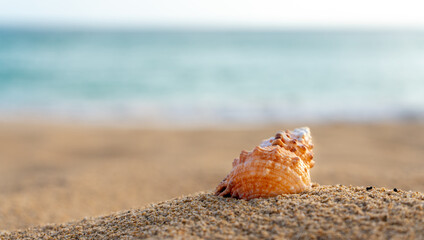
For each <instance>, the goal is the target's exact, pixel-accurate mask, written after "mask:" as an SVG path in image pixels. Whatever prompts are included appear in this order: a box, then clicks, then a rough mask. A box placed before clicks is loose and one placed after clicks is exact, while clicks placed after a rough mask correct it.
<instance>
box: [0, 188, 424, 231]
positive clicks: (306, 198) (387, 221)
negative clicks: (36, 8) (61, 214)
mask: <svg viewBox="0 0 424 240" xmlns="http://www.w3.org/2000/svg"><path fill="white" fill-rule="evenodd" d="M148 237H153V238H165V237H170V238H209V239H217V238H218V239H219V238H231V237H237V238H248V237H254V238H273V237H281V238H289V239H318V238H337V239H339V238H346V237H347V238H350V239H365V238H368V239H369V238H371V239H388V238H392V237H401V238H402V239H404V238H424V194H422V193H419V192H415V193H414V192H405V191H401V190H396V191H395V190H394V189H384V188H372V189H368V190H367V189H366V188H365V187H346V186H341V185H338V186H319V185H314V186H313V188H312V190H310V191H309V192H305V193H301V194H292V195H282V196H278V197H274V198H269V199H254V200H250V201H245V200H237V199H232V198H221V197H216V196H214V195H212V194H211V193H209V192H208V193H198V194H196V195H192V196H185V197H180V198H177V199H173V200H169V201H165V202H162V203H158V204H153V205H150V206H148V207H146V208H144V209H133V210H129V211H124V212H118V213H115V214H112V215H109V216H103V217H98V218H92V219H84V220H82V221H79V222H71V223H65V224H60V225H48V226H43V227H36V228H30V229H27V230H24V231H16V232H10V233H3V234H2V235H0V238H6V239H9V238H11V239H14V238H44V239H50V238H54V239H69V238H78V239H100V238H108V239H111V238H112V239H116V238H117V239H120V238H124V239H140V238H148Z"/></svg>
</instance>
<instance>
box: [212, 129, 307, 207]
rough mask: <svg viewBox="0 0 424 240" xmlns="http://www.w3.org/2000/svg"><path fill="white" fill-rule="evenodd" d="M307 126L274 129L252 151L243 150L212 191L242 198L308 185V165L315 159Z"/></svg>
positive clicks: (304, 187)
mask: <svg viewBox="0 0 424 240" xmlns="http://www.w3.org/2000/svg"><path fill="white" fill-rule="evenodd" d="M312 149H313V144H312V138H311V134H310V130H309V128H307V127H303V128H297V129H294V130H293V131H288V130H286V131H284V132H277V134H276V135H275V137H271V138H269V139H266V140H264V141H263V142H262V143H261V144H260V145H259V146H257V147H255V148H254V149H253V150H252V151H250V152H248V151H244V150H243V151H242V152H241V154H240V157H239V158H238V159H237V158H236V159H234V161H233V169H232V170H231V172H230V173H229V174H228V175H227V177H225V179H224V180H222V182H221V183H220V184H219V185H218V186H217V187H216V190H215V195H218V196H222V197H234V198H241V199H245V200H249V199H253V198H260V197H263V198H266V197H273V196H277V195H280V194H287V193H299V192H302V191H305V190H308V189H309V188H310V187H311V177H310V175H309V169H311V168H312V167H313V166H314V164H315V162H314V161H313V160H312V159H313V153H312Z"/></svg>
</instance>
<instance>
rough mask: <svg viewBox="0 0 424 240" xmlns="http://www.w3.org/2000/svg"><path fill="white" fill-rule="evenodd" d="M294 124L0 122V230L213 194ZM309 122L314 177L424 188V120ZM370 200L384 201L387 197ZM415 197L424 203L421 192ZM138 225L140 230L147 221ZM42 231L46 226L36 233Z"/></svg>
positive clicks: (329, 182) (334, 181) (404, 188)
mask: <svg viewBox="0 0 424 240" xmlns="http://www.w3.org/2000/svg"><path fill="white" fill-rule="evenodd" d="M291 127H293V126H292V125H284V124H282V125H280V126H268V127H261V128H259V127H255V128H243V129H241V128H240V129H202V130H195V129H192V130H175V129H174V130H153V129H141V128H133V127H89V126H71V125H63V124H62V125H60V124H56V125H49V124H47V123H45V124H30V123H19V124H18V123H13V124H12V123H2V124H0V165H1V168H0V229H1V230H5V231H13V230H16V229H24V228H27V227H31V226H36V225H45V224H48V223H63V222H68V221H77V222H76V223H75V224H76V225H75V227H76V226H77V225H78V224H81V222H79V220H81V219H83V218H84V217H94V216H99V215H109V214H111V213H112V212H116V211H123V210H126V209H131V208H133V210H131V211H136V212H140V213H141V212H142V211H143V210H140V208H143V207H144V206H146V204H149V203H153V202H160V201H166V200H168V199H172V198H175V197H179V196H183V195H187V194H191V193H195V192H199V191H211V190H212V189H213V188H214V187H215V186H216V185H217V184H218V183H219V182H220V181H221V180H222V179H223V178H224V177H225V176H226V175H227V173H228V172H229V171H230V169H231V162H232V160H233V159H234V158H235V157H237V156H238V155H239V153H240V151H241V150H242V149H251V148H252V147H254V146H255V145H257V144H258V143H259V142H260V141H261V140H262V139H264V138H267V137H269V136H272V135H273V134H274V133H275V132H276V130H279V129H285V128H291ZM310 127H311V131H312V136H313V140H314V143H315V148H314V151H315V156H316V158H315V160H316V166H315V167H314V168H313V169H312V172H311V175H312V179H313V181H314V182H317V183H319V184H327V185H336V184H344V185H352V186H377V187H385V188H386V189H388V190H387V191H391V190H392V189H393V188H397V189H401V190H402V193H404V192H405V191H408V190H412V191H418V192H424V161H423V157H422V156H424V155H423V154H424V124H422V123H381V124H328V125H310ZM333 187H334V186H333ZM333 187H329V188H330V189H331V188H333ZM354 189H356V188H354ZM360 189H362V188H360ZM346 191H351V190H350V189H347V190H346ZM352 191H353V190H352ZM382 191H383V190H382ZM384 191H386V190H384ZM196 196H197V197H202V196H203V197H207V198H208V199H210V198H211V197H212V196H210V195H207V194H206V195H196ZM302 196H303V197H305V196H306V195H302ZM419 196H422V195H420V194H419ZM183 198H184V197H183ZM279 198H287V197H279ZM219 201H232V200H219ZM266 201H268V200H266ZM269 201H271V200H269ZM376 201H381V202H384V197H383V198H382V199H379V198H377V200H376ZM414 201H421V203H422V202H423V200H422V198H421V200H419V197H418V198H417V199H415V200H414ZM395 203H396V201H395V202H394V203H393V204H395ZM351 204H354V203H351ZM396 204H397V203H396ZM158 206H161V205H154V206H152V207H150V209H154V208H157V207H158ZM413 207H415V206H411V209H409V210H408V211H412V210H413V209H412V208H413ZM148 209H149V208H148ZM405 211H406V210H405ZM414 211H415V210H414ZM418 211H421V212H420V214H421V213H422V210H420V209H418ZM124 213H125V212H121V213H117V214H118V215H119V214H124ZM115 215H116V214H115ZM115 215H110V216H115ZM258 218H260V217H259V215H258ZM96 219H98V218H94V220H92V221H97V220H96ZM327 220H328V221H330V223H331V221H332V220H331V219H327ZM90 221H91V220H90ZM364 221H365V220H364ZM411 221H412V222H414V221H418V220H417V219H415V220H411ZM144 223H145V224H147V225H145V227H146V228H149V227H148V226H150V225H151V224H150V223H149V222H144ZM139 224H141V223H139ZM149 224H150V225H149ZM205 224H207V222H206V223H205ZM333 224H335V225H336V224H337V222H334V223H333ZM65 225H66V224H65ZM377 225H378V224H377ZM117 226H118V225H117ZM152 226H153V225H152ZM155 226H157V224H156V225H155ZM40 231H45V230H34V234H35V233H36V232H38V233H39V232H40ZM184 231H188V232H190V231H189V229H185V230H184ZM346 231H347V230H346ZM277 232H278V231H277ZM278 234H280V233H278ZM282 234H286V233H282ZM128 236H132V235H128ZM140 236H141V235H140ZM152 236H154V234H152ZM182 236H185V235H182ZM187 236H188V235H187ZM255 236H257V235H255ZM284 236H286V237H290V236H291V235H284ZM384 236H385V235H384Z"/></svg>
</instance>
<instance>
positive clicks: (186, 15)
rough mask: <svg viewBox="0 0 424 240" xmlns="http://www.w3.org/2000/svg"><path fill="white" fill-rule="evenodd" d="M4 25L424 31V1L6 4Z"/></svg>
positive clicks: (60, 0) (35, 0) (23, 0)
mask: <svg viewBox="0 0 424 240" xmlns="http://www.w3.org/2000/svg"><path fill="white" fill-rule="evenodd" d="M0 25H1V26H8V25H24V26H25V25H29V26H31V25H35V26H44V25H47V26H57V25H58V26H61V25H65V26H89V27H92V26H100V27H109V26H112V27H120V26H128V27H155V26H159V27H224V28H225V27H243V28H249V27H254V28H261V27H270V28H280V27H283V28H284V27H289V28H290V27H294V28H297V27H330V28H331V27H365V28H368V27H369V28H374V27H389V28H391V27H395V28H403V27H408V28H409V27H410V28H417V27H418V28H424V1H423V0H414V1H411V0H397V1H392V0H354V1H343V0H310V1H306V0H293V1H283V0H280V1H274V0H257V1H253V0H115V1H112V0H0Z"/></svg>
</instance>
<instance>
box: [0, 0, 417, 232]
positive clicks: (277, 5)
mask: <svg viewBox="0 0 424 240" xmlns="http://www.w3.org/2000/svg"><path fill="white" fill-rule="evenodd" d="M423 7H424V4H423V3H421V2H420V1H403V2H402V3H400V2H398V1H372V2H369V1H362V0H361V1H355V2H349V3H346V2H341V1H333V0H324V1H319V2H311V1H303V0H302V1H271V0H266V1H246V0H244V1H241V0H234V1H230V2H228V1H221V0H219V1H216V0H215V1H194V0H181V1H170V0H156V1H150V0H146V1H135V0H124V1H100V0H89V1H83V0H73V1H53V0H41V1H31V0H14V1H5V0H0V164H1V169H0V230H1V229H3V230H11V229H17V228H23V227H28V226H32V225H38V224H45V223H51V222H63V221H69V220H72V219H79V218H82V217H85V216H94V215H99V214H107V213H109V212H111V211H119V210H124V209H126V208H131V207H141V206H143V205H146V204H148V203H152V202H156V201H162V200H167V199H169V198H172V197H177V196H180V195H182V194H189V193H193V192H196V191H202V190H203V191H208V190H211V189H213V188H214V187H215V186H216V185H217V184H218V183H219V182H220V181H221V180H222V178H223V177H225V175H226V174H227V173H228V172H229V171H230V169H231V162H232V160H233V158H235V157H237V156H238V154H239V152H240V151H241V150H242V149H251V148H252V147H254V146H255V145H257V144H258V143H260V141H261V140H262V139H264V138H268V137H269V136H271V135H273V134H274V133H275V132H276V131H278V130H280V129H286V128H292V127H299V126H302V125H309V126H310V127H311V130H312V136H313V137H314V141H315V143H316V146H317V147H316V148H315V149H316V150H315V151H316V162H317V164H316V167H315V168H314V169H313V170H312V177H313V180H314V181H316V182H318V183H321V184H347V185H349V184H352V185H363V186H365V185H376V186H383V187H389V188H393V187H398V188H402V189H405V190H414V191H424V160H423V157H422V156H423V155H422V154H423V153H424V137H423V134H424V124H423V119H424V17H423V15H422V9H423Z"/></svg>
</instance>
